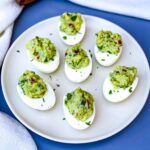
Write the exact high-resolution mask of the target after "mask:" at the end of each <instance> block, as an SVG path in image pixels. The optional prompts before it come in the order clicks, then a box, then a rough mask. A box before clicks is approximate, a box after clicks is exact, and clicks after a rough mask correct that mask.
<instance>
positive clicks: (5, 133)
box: [0, 112, 37, 150]
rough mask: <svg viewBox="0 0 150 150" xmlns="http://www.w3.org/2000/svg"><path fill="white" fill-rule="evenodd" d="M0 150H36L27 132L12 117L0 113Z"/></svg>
mask: <svg viewBox="0 0 150 150" xmlns="http://www.w3.org/2000/svg"><path fill="white" fill-rule="evenodd" d="M0 150H37V147H36V145H35V143H34V141H33V139H32V137H31V136H30V134H29V133H28V131H27V130H26V129H25V128H24V127H23V126H22V125H21V124H20V123H19V122H18V121H16V120H14V119H13V118H12V117H10V116H8V115H7V114H5V113H2V112H0Z"/></svg>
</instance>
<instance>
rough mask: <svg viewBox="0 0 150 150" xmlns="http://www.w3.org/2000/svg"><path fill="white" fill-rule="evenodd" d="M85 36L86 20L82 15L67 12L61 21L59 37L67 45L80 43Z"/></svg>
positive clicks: (61, 17)
mask: <svg viewBox="0 0 150 150" xmlns="http://www.w3.org/2000/svg"><path fill="white" fill-rule="evenodd" d="M84 34H85V20H84V18H83V16H82V15H81V14H80V13H71V12H65V13H63V14H62V15H61V16H60V19H59V35H60V37H61V39H62V40H63V42H64V43H65V44H67V45H75V44H77V43H79V42H80V41H81V40H82V39H83V36H84Z"/></svg>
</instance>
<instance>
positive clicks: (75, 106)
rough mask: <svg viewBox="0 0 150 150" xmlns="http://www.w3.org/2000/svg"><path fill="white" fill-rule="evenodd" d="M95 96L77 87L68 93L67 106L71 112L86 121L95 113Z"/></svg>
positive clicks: (78, 118) (80, 119)
mask: <svg viewBox="0 0 150 150" xmlns="http://www.w3.org/2000/svg"><path fill="white" fill-rule="evenodd" d="M93 103H94V98H93V96H92V95H91V94H90V93H88V92H86V91H84V90H82V89H81V88H77V89H76V90H75V91H73V92H71V93H68V94H67V95H66V98H65V106H66V107H67V108H68V110H69V112H70V113H71V114H72V115H73V116H74V117H75V118H76V119H77V120H79V121H83V122H84V121H86V120H87V119H88V118H89V117H91V115H92V114H93V111H94V108H93Z"/></svg>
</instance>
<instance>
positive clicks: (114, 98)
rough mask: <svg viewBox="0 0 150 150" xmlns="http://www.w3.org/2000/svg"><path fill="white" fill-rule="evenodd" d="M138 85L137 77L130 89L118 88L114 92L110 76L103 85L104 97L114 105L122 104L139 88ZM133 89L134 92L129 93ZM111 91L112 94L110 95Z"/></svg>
mask: <svg viewBox="0 0 150 150" xmlns="http://www.w3.org/2000/svg"><path fill="white" fill-rule="evenodd" d="M137 84H138V77H136V78H135V79H134V81H133V83H132V85H131V86H130V87H128V88H125V89H124V88H118V89H115V90H114V86H113V84H112V83H111V81H110V77H109V76H108V77H107V78H106V79H105V81H104V84H103V95H104V97H105V98H106V99H107V100H108V101H110V102H113V103H117V102H121V101H123V100H125V99H126V98H128V97H129V96H130V95H131V94H132V93H133V92H134V91H135V88H136V87H137ZM131 87H132V92H129V89H130V88H131ZM110 90H111V92H112V93H111V94H110V93H109V92H110Z"/></svg>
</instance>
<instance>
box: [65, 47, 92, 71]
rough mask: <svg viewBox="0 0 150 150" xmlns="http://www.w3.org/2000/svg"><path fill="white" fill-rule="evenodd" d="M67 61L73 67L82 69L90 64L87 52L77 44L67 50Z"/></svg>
mask: <svg viewBox="0 0 150 150" xmlns="http://www.w3.org/2000/svg"><path fill="white" fill-rule="evenodd" d="M65 55H66V63H67V65H68V66H69V67H71V68H72V69H81V68H85V67H86V66H88V65H89V63H90V60H89V58H88V55H87V52H86V51H85V50H84V49H82V48H81V47H80V44H77V45H75V46H73V47H70V48H68V49H67V51H66V54H65Z"/></svg>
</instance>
